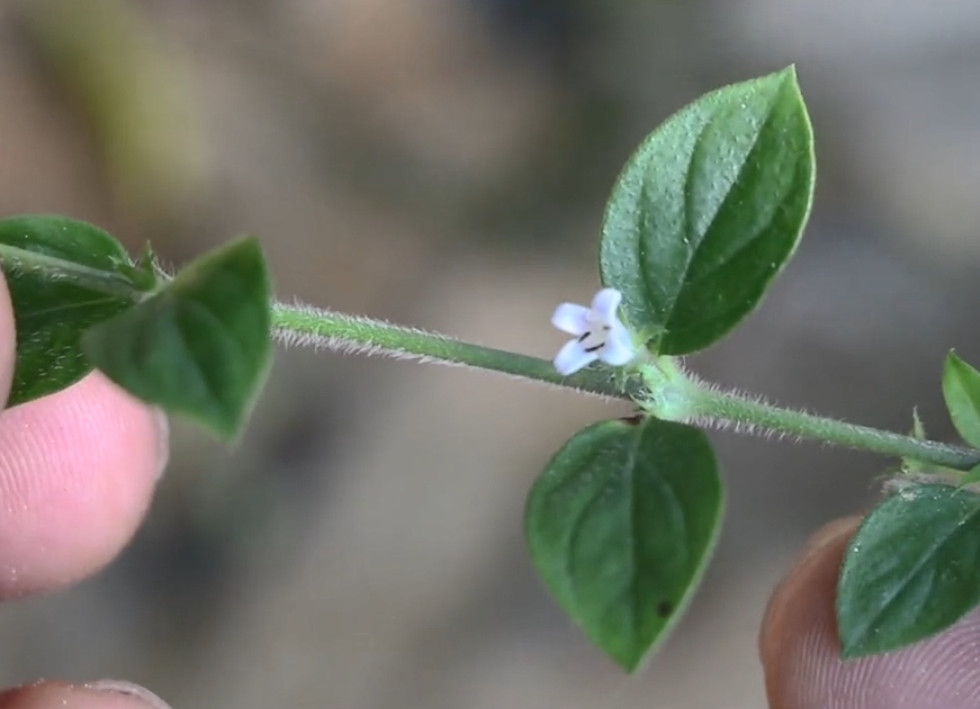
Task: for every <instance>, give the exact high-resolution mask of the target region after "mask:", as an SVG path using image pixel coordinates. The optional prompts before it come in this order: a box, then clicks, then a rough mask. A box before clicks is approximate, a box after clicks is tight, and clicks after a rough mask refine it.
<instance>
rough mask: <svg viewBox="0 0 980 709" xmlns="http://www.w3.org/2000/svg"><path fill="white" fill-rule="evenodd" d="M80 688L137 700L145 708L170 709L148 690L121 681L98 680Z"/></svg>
mask: <svg viewBox="0 0 980 709" xmlns="http://www.w3.org/2000/svg"><path fill="white" fill-rule="evenodd" d="M82 686H83V687H84V688H85V689H91V690H94V691H96V692H108V693H110V694H122V695H123V696H126V697H132V698H133V699H139V700H140V701H141V702H143V703H144V704H146V705H147V706H149V707H153V709H171V707H170V705H169V704H167V703H166V702H165V701H163V700H162V699H160V697H158V696H157V695H155V694H154V693H153V692H151V691H150V690H148V689H146V688H145V687H141V686H139V685H138V684H133V683H132V682H126V681H124V680H121V679H99V680H96V681H95V682H86V683H85V684H83V685H82Z"/></svg>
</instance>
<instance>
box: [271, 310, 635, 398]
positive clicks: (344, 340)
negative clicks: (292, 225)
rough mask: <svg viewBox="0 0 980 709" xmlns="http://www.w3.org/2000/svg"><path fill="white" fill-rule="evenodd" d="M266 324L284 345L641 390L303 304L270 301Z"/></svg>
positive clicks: (610, 394)
mask: <svg viewBox="0 0 980 709" xmlns="http://www.w3.org/2000/svg"><path fill="white" fill-rule="evenodd" d="M272 324H273V333H274V336H275V337H276V339H278V340H279V341H280V342H282V343H283V344H285V345H299V346H310V347H316V348H322V349H328V350H334V351H338V352H342V353H349V354H367V355H381V356H387V357H394V358H396V359H414V360H418V361H423V362H437V363H441V364H449V365H459V366H465V367H473V368H475V369H484V370H488V371H493V372H501V373H503V374H508V375H510V376H513V377H517V378H520V379H529V380H532V381H537V382H544V383H546V384H553V385H555V386H560V387H566V388H570V389H576V390H578V391H581V392H584V393H587V394H594V395H596V396H601V397H605V398H611V399H626V400H629V401H632V400H635V399H636V398H638V396H639V395H640V392H641V390H642V388H643V383H642V380H641V379H640V378H639V377H638V376H636V375H633V376H622V370H617V369H613V368H611V367H605V366H603V367H596V368H590V369H588V370H584V371H581V372H578V373H576V374H573V375H572V376H570V377H564V376H562V375H560V374H559V373H558V372H557V371H555V367H554V365H553V364H552V363H551V362H550V361H549V360H546V359H540V358H538V357H530V356H528V355H522V354H517V353H515V352H508V351H506V350H498V349H494V348H492V347H483V346H481V345H475V344H471V343H469V342H462V341H460V340H454V339H452V338H449V337H446V336H444V335H439V334H436V333H432V332H426V331H424V330H418V329H415V328H407V327H401V326H398V325H392V324H390V323H386V322H383V321H380V320H372V319H370V318H362V317H354V316H351V315H345V314H342V313H335V312H333V311H330V310H322V309H319V308H313V307H310V306H306V305H287V304H285V303H274V304H273V307H272Z"/></svg>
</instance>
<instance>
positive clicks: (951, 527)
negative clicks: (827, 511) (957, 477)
mask: <svg viewBox="0 0 980 709" xmlns="http://www.w3.org/2000/svg"><path fill="white" fill-rule="evenodd" d="M978 603H980V497H978V496H977V495H975V494H973V493H971V492H968V491H966V490H962V489H958V488H956V487H952V486H948V485H921V486H915V487H907V488H905V489H903V490H902V491H901V492H900V493H898V494H896V495H894V496H893V497H890V498H889V499H887V500H885V501H884V502H883V503H881V504H880V505H879V506H878V507H876V508H875V509H874V510H873V511H872V512H871V514H869V515H868V516H867V518H866V519H865V520H864V522H863V523H862V524H861V526H860V528H859V529H858V531H857V534H855V536H854V539H853V540H852V541H851V543H850V544H849V545H848V548H847V552H846V554H845V556H844V565H843V568H842V570H841V575H840V580H839V582H838V586H837V628H838V635H839V636H840V642H841V648H842V655H843V656H844V657H845V658H851V657H859V656H862V655H870V654H874V653H879V652H887V651H889V650H895V649H897V648H900V647H903V646H905V645H909V644H910V643H913V642H916V641H917V640H922V639H923V638H927V637H929V636H930V635H933V634H934V633H938V632H939V631H941V630H943V629H945V628H948V627H949V626H950V625H952V624H953V623H955V622H956V621H957V620H959V619H960V618H962V617H963V615H964V614H966V613H967V612H968V611H970V610H971V609H973V608H974V607H975V606H976V605H977V604H978Z"/></svg>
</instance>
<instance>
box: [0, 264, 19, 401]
mask: <svg viewBox="0 0 980 709" xmlns="http://www.w3.org/2000/svg"><path fill="white" fill-rule="evenodd" d="M16 345H17V339H16V337H15V336H14V309H13V306H12V305H11V303H10V292H9V291H8V290H7V283H6V281H5V280H4V278H3V271H0V409H3V405H4V404H6V403H7V395H8V394H9V393H10V382H11V381H13V378H14V360H15V353H16Z"/></svg>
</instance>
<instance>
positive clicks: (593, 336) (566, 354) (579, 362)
mask: <svg viewBox="0 0 980 709" xmlns="http://www.w3.org/2000/svg"><path fill="white" fill-rule="evenodd" d="M622 299H623V294H622V293H620V292H619V291H618V290H616V289H615V288H603V289H602V290H601V291H599V292H598V293H596V294H595V297H594V298H593V299H592V307H591V308H586V307H585V306H583V305H576V304H574V303H562V304H561V305H559V306H558V307H557V308H555V314H554V315H552V316H551V324H552V325H554V326H555V327H557V328H558V329H559V330H561V331H562V332H567V333H568V334H569V335H574V336H575V339H574V340H569V341H568V342H566V343H565V346H564V347H562V348H561V350H559V351H558V354H557V356H556V357H555V369H557V370H558V373H559V374H561V375H562V376H566V377H567V376H568V375H569V374H574V373H575V372H577V371H578V370H580V369H582V368H583V367H587V366H588V365H590V364H592V363H593V362H595V361H596V360H597V359H601V360H602V361H603V362H605V363H606V364H611V365H613V366H615V367H619V366H622V365H624V364H626V363H627V362H629V361H630V360H631V359H633V343H632V341H631V340H630V334H629V332H627V330H626V327H625V326H624V325H623V323H621V322H620V321H619V318H618V317H617V316H616V310H617V308H619V303H620V301H622Z"/></svg>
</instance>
